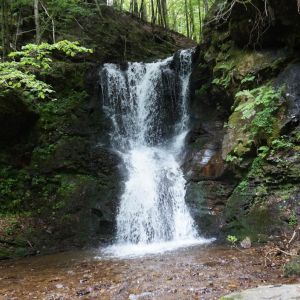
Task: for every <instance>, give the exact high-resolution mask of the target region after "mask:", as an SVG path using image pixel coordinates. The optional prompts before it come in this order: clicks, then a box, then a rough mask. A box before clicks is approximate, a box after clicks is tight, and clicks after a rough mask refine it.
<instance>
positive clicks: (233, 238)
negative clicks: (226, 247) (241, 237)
mask: <svg viewBox="0 0 300 300" xmlns="http://www.w3.org/2000/svg"><path fill="white" fill-rule="evenodd" d="M226 240H227V242H229V243H230V244H231V245H232V246H235V244H236V242H237V241H238V239H237V237H236V236H235V235H228V236H227V237H226Z"/></svg>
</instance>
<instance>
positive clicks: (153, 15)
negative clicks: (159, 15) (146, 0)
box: [151, 0, 156, 25]
mask: <svg viewBox="0 0 300 300" xmlns="http://www.w3.org/2000/svg"><path fill="white" fill-rule="evenodd" d="M155 21H156V18H155V9H154V0H151V23H152V24H153V25H154V24H155Z"/></svg>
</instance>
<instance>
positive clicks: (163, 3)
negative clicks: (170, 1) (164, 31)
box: [161, 0, 168, 28]
mask: <svg viewBox="0 0 300 300" xmlns="http://www.w3.org/2000/svg"><path fill="white" fill-rule="evenodd" d="M161 11H162V18H163V26H164V27H165V28H168V9H167V1H166V0H161Z"/></svg>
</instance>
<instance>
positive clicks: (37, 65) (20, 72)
mask: <svg viewBox="0 0 300 300" xmlns="http://www.w3.org/2000/svg"><path fill="white" fill-rule="evenodd" d="M56 52H57V53H62V54H64V55H65V56H69V57H74V56H75V55H77V54H80V53H91V52H92V50H91V49H87V48H85V47H82V46H80V45H79V43H78V42H70V41H66V40H64V41H60V42H58V43H55V44H48V43H42V44H40V45H35V44H28V45H26V46H23V47H22V50H21V51H17V52H12V53H10V54H9V57H10V58H11V59H14V60H13V61H9V62H2V63H0V94H2V95H3V94H5V93H7V92H9V91H11V90H14V91H17V92H20V93H22V94H23V95H24V96H25V97H26V98H27V99H29V100H33V99H35V98H40V99H45V98H46V97H47V96H49V95H50V94H51V93H53V92H54V91H53V89H52V87H51V86H50V85H49V84H47V83H45V82H44V81H42V80H39V79H38V78H37V76H38V75H45V74H47V73H48V72H49V71H50V70H51V63H52V62H53V58H52V57H53V55H54V54H55V53H56Z"/></svg>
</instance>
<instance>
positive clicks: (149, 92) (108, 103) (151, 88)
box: [100, 50, 206, 253]
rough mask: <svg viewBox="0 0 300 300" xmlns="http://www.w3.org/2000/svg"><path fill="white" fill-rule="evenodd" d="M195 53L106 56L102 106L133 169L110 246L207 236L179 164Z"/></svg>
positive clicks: (152, 244)
mask: <svg viewBox="0 0 300 300" xmlns="http://www.w3.org/2000/svg"><path fill="white" fill-rule="evenodd" d="M192 53H193V50H184V51H181V52H179V53H177V54H176V55H175V56H174V58H173V57H171V58H168V59H165V60H162V61H157V62H152V63H129V64H128V66H127V67H126V68H122V67H121V66H119V65H115V64H105V65H104V66H103V68H102V70H101V72H100V78H101V86H102V94H103V97H102V98H103V99H102V103H103V109H104V111H105V113H106V114H107V116H109V118H110V120H111V122H112V127H113V128H112V130H111V143H112V147H113V148H114V149H115V150H116V151H118V152H119V153H120V155H121V156H122V158H123V160H124V163H125V166H126V169H127V172H128V178H127V181H126V183H125V190H124V193H123V195H122V197H121V199H120V204H119V209H118V214H117V220H116V221H117V236H116V244H115V245H114V246H113V247H111V248H110V250H111V249H114V250H115V249H119V252H120V251H122V252H123V253H124V251H125V252H126V250H125V248H126V249H127V250H128V253H133V252H134V251H137V249H140V250H141V253H144V252H145V251H146V252H147V249H152V250H154V251H156V250H157V249H162V248H163V245H166V244H167V245H173V246H175V245H176V247H178V246H179V245H187V244H193V243H199V242H205V241H206V240H204V239H201V238H200V237H199V236H198V233H197V230H196V226H195V224H194V221H193V219H192V217H191V215H190V213H189V210H188V208H187V206H186V204H185V184H186V181H185V179H184V176H183V172H182V170H181V168H180V164H181V161H180V158H181V156H182V151H183V146H184V140H185V136H186V134H187V131H188V123H189V122H188V121H189V118H188V108H187V102H188V98H189V81H190V75H191V71H192V62H191V57H192ZM122 246H123V248H122V250H120V247H122ZM125 246H126V247H125ZM173 246H171V248H172V247H173ZM124 247H125V248H124ZM154 248H155V249H156V250H155V249H154ZM152 250H150V252H151V251H152Z"/></svg>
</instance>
